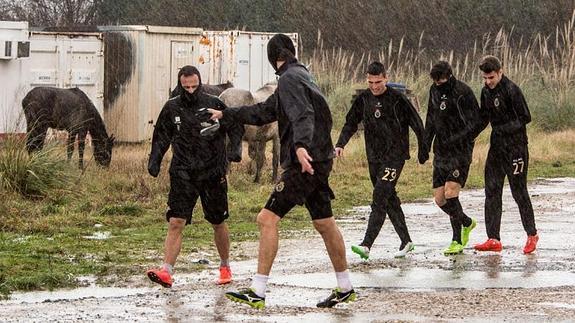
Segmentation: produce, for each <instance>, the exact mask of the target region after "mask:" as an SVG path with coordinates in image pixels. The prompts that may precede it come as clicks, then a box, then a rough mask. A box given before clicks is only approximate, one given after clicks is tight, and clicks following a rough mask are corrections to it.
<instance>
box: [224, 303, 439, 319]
mask: <svg viewBox="0 0 575 323" xmlns="http://www.w3.org/2000/svg"><path fill="white" fill-rule="evenodd" d="M338 306H340V307H339V308H338V310H337V311H334V312H333V313H306V314H303V315H296V316H293V315H285V314H284V315H266V316H265V317H263V316H262V317H258V321H264V322H289V323H291V322H294V321H300V322H373V321H374V320H375V319H377V322H385V321H393V322H398V321H399V322H430V321H432V320H434V319H436V318H432V317H425V316H418V315H415V314H383V315H382V314H380V313H378V314H377V315H374V314H371V313H357V314H351V313H349V312H347V311H345V312H341V311H342V310H343V308H344V307H343V304H342V305H338ZM233 318H234V320H235V319H238V320H240V321H242V322H243V321H253V320H254V317H253V316H248V315H234V316H233Z"/></svg>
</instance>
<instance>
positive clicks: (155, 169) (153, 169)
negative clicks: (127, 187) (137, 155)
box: [148, 161, 160, 177]
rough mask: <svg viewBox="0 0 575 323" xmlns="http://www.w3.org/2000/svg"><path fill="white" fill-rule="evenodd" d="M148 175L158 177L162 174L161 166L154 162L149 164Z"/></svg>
mask: <svg viewBox="0 0 575 323" xmlns="http://www.w3.org/2000/svg"><path fill="white" fill-rule="evenodd" d="M148 173H149V174H150V175H152V176H153V177H158V174H159V173H160V164H159V163H156V162H153V161H150V162H148Z"/></svg>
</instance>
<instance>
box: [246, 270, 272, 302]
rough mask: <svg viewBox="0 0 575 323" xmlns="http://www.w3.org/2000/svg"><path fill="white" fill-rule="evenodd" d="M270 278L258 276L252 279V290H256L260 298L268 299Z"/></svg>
mask: <svg viewBox="0 0 575 323" xmlns="http://www.w3.org/2000/svg"><path fill="white" fill-rule="evenodd" d="M269 278H270V277H269V276H266V275H260V274H256V275H255V276H254V278H253V279H252V286H250V288H251V289H253V290H254V292H255V293H256V295H258V296H259V297H266V286H267V284H268V279H269Z"/></svg>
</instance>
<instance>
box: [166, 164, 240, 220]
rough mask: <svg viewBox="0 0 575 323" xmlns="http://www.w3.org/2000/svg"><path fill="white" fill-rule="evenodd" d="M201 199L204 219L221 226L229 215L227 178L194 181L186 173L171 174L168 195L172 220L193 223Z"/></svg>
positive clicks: (168, 217)
mask: <svg viewBox="0 0 575 323" xmlns="http://www.w3.org/2000/svg"><path fill="white" fill-rule="evenodd" d="M198 197H200V199H201V201H202V208H203V209H204V218H205V219H206V220H208V222H210V223H211V224H221V223H222V222H224V220H226V219H227V218H228V216H229V214H228V182H227V180H226V177H225V176H222V177H216V178H213V179H206V180H193V179H191V178H190V177H189V176H187V175H186V172H185V171H178V172H175V173H173V174H172V173H170V193H169V195H168V207H169V209H168V212H167V213H166V220H168V221H170V218H172V217H174V218H180V219H186V224H190V223H191V222H192V213H193V211H194V207H195V206H196V202H197V201H198Z"/></svg>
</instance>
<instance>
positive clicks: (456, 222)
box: [420, 75, 483, 244]
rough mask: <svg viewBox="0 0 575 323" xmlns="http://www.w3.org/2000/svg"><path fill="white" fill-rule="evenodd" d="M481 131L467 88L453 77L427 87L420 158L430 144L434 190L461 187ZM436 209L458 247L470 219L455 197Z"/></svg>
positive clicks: (480, 124) (472, 96) (481, 126)
mask: <svg viewBox="0 0 575 323" xmlns="http://www.w3.org/2000/svg"><path fill="white" fill-rule="evenodd" d="M481 130H483V125H482V119H481V114H480V111H479V104H478V103H477V99H476V98H475V94H473V91H472V90H471V88H469V86H467V85H466V84H465V83H463V82H461V81H459V80H457V79H456V78H455V77H454V76H453V75H451V76H450V77H449V78H448V79H447V81H446V82H445V83H443V84H440V85H437V84H433V85H431V87H430V89H429V102H428V107H427V116H426V119H425V136H424V138H425V139H424V146H425V153H424V155H426V156H428V153H429V151H430V149H431V144H432V142H433V154H434V157H433V188H434V189H435V188H438V187H443V186H444V185H445V183H446V182H456V183H458V184H459V185H461V187H465V182H466V181H467V176H468V173H469V166H470V165H471V159H472V154H473V146H474V144H475V138H476V137H477V135H478V134H479V133H480V132H481ZM425 159H427V158H425ZM423 161H424V160H423ZM420 162H421V161H420ZM440 208H441V209H442V210H443V211H445V213H447V214H448V215H449V217H450V221H451V226H452V229H453V238H452V241H457V242H458V243H460V244H461V226H462V225H463V226H466V227H468V226H470V225H471V221H472V220H471V218H470V217H468V216H467V215H465V213H463V209H462V207H461V204H460V203H459V198H458V197H453V198H447V199H446V203H445V205H442V206H440Z"/></svg>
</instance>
